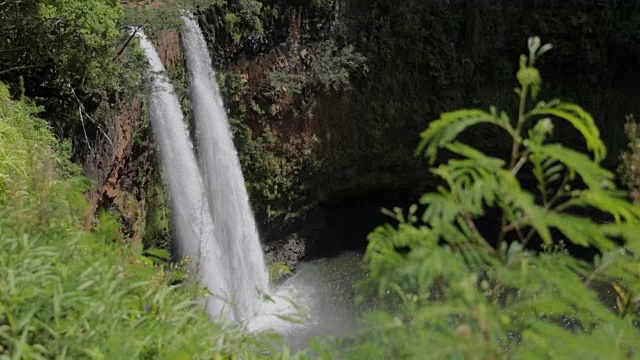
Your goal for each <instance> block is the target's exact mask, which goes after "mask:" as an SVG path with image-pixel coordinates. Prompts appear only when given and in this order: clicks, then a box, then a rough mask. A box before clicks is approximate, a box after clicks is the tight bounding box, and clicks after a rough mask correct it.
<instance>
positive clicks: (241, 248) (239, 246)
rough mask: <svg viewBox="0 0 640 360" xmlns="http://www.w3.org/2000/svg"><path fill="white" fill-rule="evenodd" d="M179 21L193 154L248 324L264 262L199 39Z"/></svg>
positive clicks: (191, 26) (263, 282)
mask: <svg viewBox="0 0 640 360" xmlns="http://www.w3.org/2000/svg"><path fill="white" fill-rule="evenodd" d="M183 20H184V22H185V25H186V29H185V31H184V33H183V35H182V41H183V45H184V48H185V55H186V58H187V68H188V74H189V85H190V90H191V104H192V109H193V113H194V117H195V122H196V133H197V143H198V152H199V155H200V162H201V166H202V174H203V178H204V185H205V190H206V192H207V197H208V199H209V209H210V210H211V214H212V215H213V222H214V226H213V228H214V233H215V238H216V241H217V242H218V244H219V245H220V247H221V248H222V249H224V259H223V260H224V267H225V269H226V271H225V272H224V276H225V277H226V279H225V280H226V281H227V283H228V284H229V289H228V291H229V294H230V295H232V296H233V299H232V300H233V302H234V303H235V304H236V305H237V306H238V310H237V315H239V317H240V319H247V318H251V317H253V316H255V315H256V314H257V313H258V311H259V307H260V300H259V299H258V297H257V296H256V290H264V289H265V288H266V287H267V286H268V279H267V272H266V268H265V264H264V256H263V253H262V247H261V246H260V240H259V237H258V231H257V228H256V224H255V220H254V218H253V213H252V211H251V206H250V204H249V196H248V194H247V190H246V187H245V182H244V177H243V175H242V169H241V168H240V161H239V159H238V154H237V151H236V148H235V146H234V144H233V137H232V133H231V129H230V127H229V122H228V119H227V114H226V110H225V108H224V104H223V102H222V98H221V96H220V90H219V88H218V84H217V82H216V78H215V74H214V72H213V69H212V68H211V58H210V56H209V51H208V49H207V45H206V42H205V39H204V36H203V34H202V31H201V30H200V27H199V26H198V24H197V23H196V22H195V21H194V20H193V19H191V18H189V17H186V16H185V17H183Z"/></svg>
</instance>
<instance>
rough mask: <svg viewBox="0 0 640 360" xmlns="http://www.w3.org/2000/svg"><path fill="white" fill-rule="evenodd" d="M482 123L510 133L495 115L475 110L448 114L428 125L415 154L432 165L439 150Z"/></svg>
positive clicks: (502, 121) (505, 122) (504, 123)
mask: <svg viewBox="0 0 640 360" xmlns="http://www.w3.org/2000/svg"><path fill="white" fill-rule="evenodd" d="M482 123H486V124H494V125H497V126H499V127H501V128H503V129H505V130H506V131H510V129H509V126H510V125H509V123H508V120H507V119H505V118H504V117H498V116H497V114H491V113H488V112H486V111H482V110H477V109H471V110H466V109H465V110H458V111H453V112H448V113H444V114H442V115H441V116H440V118H439V119H438V120H435V121H433V122H432V123H431V124H429V127H428V128H427V129H426V130H425V131H423V132H422V134H420V137H421V138H422V141H421V142H420V145H419V146H418V149H417V150H416V154H423V153H424V155H425V156H426V157H427V159H429V162H430V163H431V164H433V162H434V161H435V159H436V157H437V154H438V149H439V148H442V147H445V146H447V145H449V144H451V143H452V142H453V141H454V140H455V139H456V138H457V137H458V135H460V133H462V132H463V131H465V130H466V129H468V128H469V127H471V126H474V125H478V124H482Z"/></svg>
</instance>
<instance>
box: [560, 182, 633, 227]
mask: <svg viewBox="0 0 640 360" xmlns="http://www.w3.org/2000/svg"><path fill="white" fill-rule="evenodd" d="M626 196H627V193H626V192H625V191H598V190H584V191H580V192H579V196H578V197H577V198H575V199H573V200H571V203H572V204H574V205H576V206H582V207H593V208H596V209H598V210H600V211H603V212H606V213H608V214H611V215H612V216H613V217H614V218H615V221H616V223H619V222H621V221H624V222H626V223H635V224H637V226H639V227H640V207H638V206H635V205H633V204H632V203H630V202H629V200H627V198H626ZM639 230H640V228H639Z"/></svg>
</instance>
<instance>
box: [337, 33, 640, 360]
mask: <svg viewBox="0 0 640 360" xmlns="http://www.w3.org/2000/svg"><path fill="white" fill-rule="evenodd" d="M528 47H529V55H528V56H525V55H522V56H521V58H520V69H519V71H518V73H517V80H518V83H519V87H518V88H516V89H515V92H516V94H517V95H518V98H519V107H518V113H517V114H516V116H515V117H510V116H509V115H508V114H507V113H506V112H504V111H499V110H498V109H496V108H495V107H492V108H490V109H489V111H484V110H478V109H464V110H458V111H453V112H449V113H445V114H442V115H441V117H440V118H439V119H437V120H435V121H433V122H431V123H430V125H429V127H428V128H427V129H426V130H425V131H424V132H423V133H422V134H421V138H422V141H421V143H420V145H419V147H418V149H417V154H421V155H424V156H426V157H427V159H428V161H429V162H430V163H431V164H434V163H435V161H436V160H437V159H438V157H439V156H440V155H441V153H442V152H443V150H446V151H448V155H449V156H451V158H450V160H448V161H447V162H446V163H444V164H441V165H439V166H437V167H435V168H433V169H432V171H433V173H434V174H435V175H437V176H438V177H439V178H440V179H441V180H442V182H443V184H442V185H441V186H439V187H438V188H437V190H436V191H434V192H431V193H427V194H425V195H423V196H422V198H421V199H420V203H421V204H422V205H423V206H424V208H423V210H419V207H418V206H416V205H414V206H412V207H411V208H410V209H409V211H408V213H406V214H405V213H404V212H403V211H402V210H401V209H394V211H393V212H391V211H387V213H388V214H389V215H392V216H393V217H395V218H396V219H397V220H398V221H399V222H400V225H399V226H398V227H392V226H391V225H385V226H382V227H378V228H377V229H376V230H375V231H374V232H373V233H371V234H370V235H369V245H368V248H367V253H366V256H365V260H366V262H367V265H368V266H369V267H370V268H371V277H370V280H369V282H368V283H366V284H365V285H369V286H373V288H374V289H375V290H376V291H377V294H378V295H379V296H380V297H386V298H391V299H395V300H396V301H398V302H399V303H400V304H401V306H400V310H398V311H394V312H391V313H389V312H378V313H373V314H370V320H371V321H372V322H373V323H374V324H375V326H373V327H371V328H370V329H369V330H367V331H365V332H364V336H365V337H364V339H377V340H378V341H377V344H372V343H371V341H365V342H364V343H362V342H356V344H357V345H350V346H348V347H347V349H349V350H348V351H346V352H345V354H343V355H344V356H345V357H350V356H353V357H357V356H362V355H363V351H364V352H365V353H366V354H368V355H367V356H369V357H376V356H380V357H394V358H413V357H416V358H424V355H425V354H431V356H432V357H433V358H442V357H454V358H502V357H504V358H511V357H516V358H540V356H544V357H548V358H568V357H572V358H573V357H577V356H580V354H583V355H588V356H589V357H590V358H629V357H633V356H634V354H636V352H637V351H640V349H637V346H638V345H637V344H640V334H639V333H638V330H637V329H636V328H635V327H634V326H633V324H634V323H636V322H637V320H638V317H637V315H638V310H639V309H638V302H639V301H640V298H639V297H638V291H639V290H640V262H639V261H638V255H637V254H638V251H640V209H639V208H638V207H634V206H633V205H632V204H630V203H629V202H628V200H627V198H626V194H625V192H623V191H619V190H617V189H616V187H615V185H614V182H613V179H614V174H613V173H611V172H609V171H608V170H606V169H604V168H602V167H601V166H600V162H601V161H602V160H603V159H604V158H605V156H606V147H605V145H604V143H603V142H602V140H601V138H600V134H599V131H598V128H597V126H596V124H595V122H594V119H593V118H592V117H591V116H590V115H589V114H588V113H587V112H586V111H585V110H584V109H582V108H581V107H580V106H578V105H576V104H572V103H567V102H563V101H560V100H553V101H550V102H545V101H538V95H539V93H540V90H541V86H542V81H541V76H540V72H539V71H538V69H537V68H536V67H535V65H536V60H538V59H539V58H540V56H542V55H543V54H544V53H546V52H547V51H549V50H550V49H551V45H548V44H547V45H542V44H541V42H540V39H539V38H537V37H536V38H530V39H529V42H528ZM559 122H565V123H566V124H568V125H570V126H571V127H572V128H573V129H575V131H577V133H578V134H579V135H580V136H581V138H582V139H583V140H584V144H585V145H586V149H585V150H586V151H585V152H581V151H578V150H575V149H572V148H570V147H568V146H566V145H564V144H562V143H557V142H552V139H553V136H552V135H553V131H554V127H555V126H557V125H558V123H559ZM480 124H485V125H491V126H496V127H498V128H499V129H501V131H503V132H504V134H505V135H506V136H508V138H509V139H510V142H511V151H510V154H509V156H506V157H504V158H502V157H499V156H497V155H488V154H485V153H483V152H481V151H479V150H478V149H476V148H474V147H471V146H469V145H467V144H465V143H463V142H461V141H460V140H459V138H460V135H461V134H462V133H463V132H464V131H469V130H470V129H471V128H472V127H474V126H476V125H480ZM523 184H534V185H533V186H524V185H523ZM489 209H491V214H493V213H498V216H497V217H498V224H497V225H496V226H495V227H497V230H496V231H491V230H487V229H491V227H490V226H489V227H488V226H480V225H481V223H482V222H483V221H484V220H485V219H486V217H487V216H488V211H489ZM585 214H597V215H598V218H600V219H601V220H597V219H596V216H587V215H585ZM621 243H622V244H624V247H621V246H620V244H621ZM538 244H540V245H541V246H537V245H538ZM567 246H569V247H572V248H573V247H590V248H591V249H592V250H594V251H595V252H597V254H598V255H597V256H596V257H595V259H594V261H593V263H591V262H588V261H585V260H581V259H579V258H576V257H574V256H571V255H569V254H568V252H567V251H566V248H567ZM607 294H615V295H614V296H615V297H616V299H611V298H607V296H606V295H607ZM636 324H637V323H636ZM355 354H358V355H357V356H356V355H355ZM376 354H377V355H376Z"/></svg>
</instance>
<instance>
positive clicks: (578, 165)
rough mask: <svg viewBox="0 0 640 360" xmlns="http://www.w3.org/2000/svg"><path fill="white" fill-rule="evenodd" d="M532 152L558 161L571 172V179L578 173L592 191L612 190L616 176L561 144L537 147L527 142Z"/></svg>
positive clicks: (526, 144)
mask: <svg viewBox="0 0 640 360" xmlns="http://www.w3.org/2000/svg"><path fill="white" fill-rule="evenodd" d="M525 146H526V147H528V148H529V149H530V150H531V152H533V153H539V154H542V155H544V156H546V157H549V158H552V159H556V160H558V161H560V162H561V163H562V164H564V166H566V167H567V168H568V169H569V170H570V172H571V174H570V175H571V178H572V179H573V177H574V174H575V173H578V174H579V175H580V177H581V178H582V181H584V183H585V184H586V185H587V187H589V189H592V190H599V189H612V188H614V185H613V178H614V175H613V173H611V172H610V171H608V170H606V169H603V168H602V167H600V165H598V163H596V162H594V161H592V160H591V159H590V158H589V157H588V156H587V155H585V154H583V153H581V152H578V151H575V150H573V149H569V148H567V147H564V146H562V145H560V144H549V145H536V144H534V143H531V142H525Z"/></svg>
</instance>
